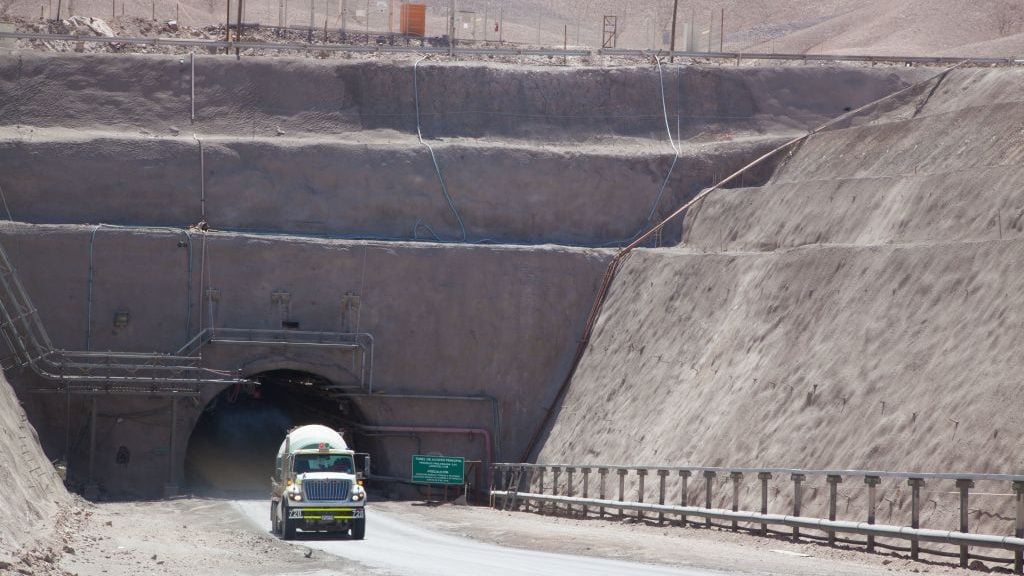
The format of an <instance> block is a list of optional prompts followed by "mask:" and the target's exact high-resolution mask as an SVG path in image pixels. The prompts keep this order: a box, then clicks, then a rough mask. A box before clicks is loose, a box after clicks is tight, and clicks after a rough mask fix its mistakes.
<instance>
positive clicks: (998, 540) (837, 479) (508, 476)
mask: <svg viewBox="0 0 1024 576" xmlns="http://www.w3.org/2000/svg"><path fill="white" fill-rule="evenodd" d="M493 469H494V473H493V475H492V476H493V478H494V479H495V484H493V485H492V489H491V505H492V506H495V505H496V504H497V500H498V499H502V501H503V502H502V504H503V507H505V506H508V507H509V508H512V509H515V508H517V501H523V502H534V503H540V504H539V505H538V506H537V510H538V511H539V512H544V511H545V508H546V506H545V504H552V505H553V506H552V507H551V508H552V509H553V508H555V507H556V506H557V505H558V504H565V505H566V506H567V508H568V510H570V511H573V512H575V511H576V510H575V509H574V507H578V510H579V511H580V512H582V514H583V516H584V517H586V516H589V514H590V511H591V510H592V509H596V510H597V512H598V514H599V516H601V517H603V516H605V510H606V509H612V510H619V511H620V514H623V513H624V512H623V511H626V510H629V511H635V512H637V514H638V516H639V517H640V518H643V515H644V513H655V514H657V517H658V520H659V521H664V519H665V515H666V514H671V515H678V516H679V517H680V518H681V523H682V524H683V525H686V524H687V516H695V517H699V518H703V519H704V521H705V523H706V524H707V525H708V526H710V525H711V521H712V520H727V521H730V522H731V524H732V529H733V530H738V529H739V522H747V523H751V524H754V525H760V529H756V528H745V529H749V530H751V531H753V532H757V533H760V534H763V535H766V534H768V531H769V530H768V526H769V525H775V526H779V525H781V526H787V527H790V528H792V530H793V532H792V534H793V539H794V540H799V539H800V537H801V534H800V529H802V528H803V529H812V530H820V531H823V532H825V534H826V538H827V540H828V543H829V544H835V543H836V542H837V534H857V535H864V536H867V542H866V545H867V550H868V551H869V552H871V551H874V550H875V547H876V546H878V547H889V548H892V546H886V545H882V544H878V543H876V541H875V539H876V538H879V537H881V538H892V539H898V540H908V541H909V542H910V549H909V551H910V556H911V558H912V559H914V560H918V559H919V558H920V554H921V553H922V552H925V553H929V554H937V555H943V556H950V555H952V556H957V557H958V558H959V561H960V565H961V566H963V567H966V566H968V564H969V561H970V559H971V558H976V559H977V558H985V559H987V560H995V561H999V562H1009V561H1010V559H1008V558H1007V559H1003V558H991V557H982V556H979V555H978V554H976V553H974V554H972V553H971V552H970V547H971V546H977V547H986V548H996V549H1004V550H1011V551H1013V565H1014V572H1015V573H1017V574H1024V475H1016V474H972V473H929V472H889V471H872V470H807V469H799V468H728V467H713V466H712V467H708V466H612V465H560V464H555V465H543V464H523V463H499V464H495V465H494V466H493ZM548 471H550V472H551V475H552V482H551V493H550V494H546V493H545V475H546V473H547V472H548ZM595 471H596V472H597V474H598V476H599V480H598V486H597V492H598V497H597V498H592V497H591V488H592V485H591V483H590V475H591V473H593V472H595ZM610 472H614V473H615V475H616V476H617V477H618V494H617V495H618V498H617V499H611V498H609V493H608V491H607V488H608V487H607V485H606V484H607V476H608V474H609V473H610ZM631 472H632V473H633V474H635V476H636V477H637V484H638V488H637V498H636V500H632V501H630V500H627V499H626V494H625V483H626V482H625V481H626V477H627V476H628V475H629V474H630V473H631ZM652 472H653V473H654V474H655V475H656V476H657V478H658V492H657V494H658V502H657V504H654V503H645V502H644V497H645V493H646V492H645V486H644V485H645V478H646V477H647V476H648V475H649V474H651V473H652ZM576 473H579V474H580V475H581V476H582V481H581V482H580V483H577V482H574V475H575V474H576ZM563 474H564V475H565V478H566V479H565V482H564V483H560V482H559V479H560V477H561V476H562V475H563ZM720 474H721V475H723V476H725V475H727V476H728V478H729V480H730V481H731V482H732V488H733V490H732V509H731V510H726V509H720V508H714V507H713V506H712V502H713V498H714V481H715V479H716V478H717V477H718V476H719V475H720ZM749 475H756V477H757V479H758V481H759V482H760V497H761V498H760V503H761V508H760V511H757V512H754V511H746V510H741V504H740V500H741V497H740V492H741V491H740V488H741V486H742V483H743V480H744V477H746V476H749ZM776 475H782V476H783V477H784V476H786V475H788V476H789V479H790V481H792V483H793V513H792V515H784V514H770V513H769V512H768V492H769V490H768V482H769V481H770V480H771V479H772V478H773V477H775V476H776ZM669 476H678V478H679V483H680V488H679V500H678V502H679V504H666V498H667V496H668V494H667V486H666V480H667V478H668V477H669ZM808 476H824V477H825V478H826V480H827V483H828V518H827V519H823V518H812V517H806V516H803V515H802V504H803V490H805V488H804V487H803V483H804V482H805V481H806V480H807V477H808ZM691 477H694V479H695V480H696V479H699V478H703V480H704V483H705V485H704V506H694V505H691V503H690V502H689V490H688V487H689V485H688V481H689V479H690V478H691ZM850 477H860V478H861V479H862V480H863V483H864V484H865V485H866V486H867V515H866V521H865V522H852V521H844V520H837V519H836V516H837V501H838V485H839V484H841V483H842V482H843V480H844V479H848V478H850ZM883 478H889V479H903V480H906V481H907V482H906V483H907V485H908V486H909V487H910V489H911V511H910V512H911V525H910V526H890V525H882V524H876V522H875V509H876V507H877V504H878V498H877V486H878V485H879V484H881V481H882V479H883ZM523 479H525V490H523V488H524V483H523V482H521V480H523ZM510 480H511V482H510ZM928 481H933V482H934V481H947V482H948V481H953V482H955V485H956V488H957V492H958V496H959V528H958V530H955V531H954V530H935V529H929V528H922V527H921V523H920V515H921V502H922V498H921V490H922V488H924V486H925V484H926V483H927V482H928ZM975 481H994V482H1008V483H1010V486H1011V487H1012V489H1013V496H1014V502H1015V505H1016V517H1015V521H1014V534H1013V535H1012V536H1004V535H993V534H977V533H971V532H970V531H969V529H968V511H969V508H968V503H969V501H970V490H971V489H972V488H974V487H975ZM578 484H582V487H581V494H580V495H579V496H577V495H576V494H575V493H574V492H576V490H577V486H578ZM534 486H536V489H537V490H538V491H537V492H533V491H532V490H533V489H534ZM560 487H564V493H563V494H559V489H560ZM804 536H805V537H807V535H804ZM921 542H934V543H942V544H951V545H954V546H958V547H959V552H958V553H955V554H953V553H949V552H944V551H937V550H922V549H921V547H920V543H921Z"/></svg>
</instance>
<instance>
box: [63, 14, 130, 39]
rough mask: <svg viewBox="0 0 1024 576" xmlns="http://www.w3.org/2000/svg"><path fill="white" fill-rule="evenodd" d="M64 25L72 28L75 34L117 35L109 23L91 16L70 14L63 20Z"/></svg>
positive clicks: (110, 36) (108, 36)
mask: <svg viewBox="0 0 1024 576" xmlns="http://www.w3.org/2000/svg"><path fill="white" fill-rule="evenodd" d="M63 22H64V26H66V27H68V28H70V29H72V30H73V31H74V33H76V34H91V35H93V36H105V37H107V38H113V37H114V36H117V34H115V33H114V30H113V28H111V27H110V25H109V24H107V23H106V22H104V21H103V20H100V19H99V18H93V17H91V16H72V17H71V18H68V19H67V20H64V21H63Z"/></svg>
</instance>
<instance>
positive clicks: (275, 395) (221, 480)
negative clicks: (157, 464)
mask: <svg viewBox="0 0 1024 576" xmlns="http://www.w3.org/2000/svg"><path fill="white" fill-rule="evenodd" d="M249 378H250V379H251V380H253V381H254V382H256V383H257V384H236V385H234V386H231V387H229V388H227V389H226V390H224V391H223V392H221V393H220V394H218V395H217V396H216V397H215V398H214V399H213V400H211V401H210V403H209V404H207V406H206V408H205V409H204V410H203V412H202V414H201V415H200V417H199V420H198V421H197V422H196V426H195V428H194V429H193V431H192V436H191V437H190V438H189V442H188V451H187V453H186V456H185V483H186V485H187V486H188V488H189V489H190V490H192V491H196V492H205V493H212V494H219V495H231V496H243V495H244V496H259V497H265V496H267V495H268V494H269V493H270V477H271V476H272V475H273V472H274V458H275V457H276V455H277V449H278V447H279V446H280V445H281V442H282V441H283V440H284V437H285V434H287V432H288V430H289V429H291V428H293V427H295V426H301V425H304V424H323V425H325V426H330V427H331V428H334V429H338V430H342V434H343V436H344V437H345V440H346V442H348V443H349V444H350V446H358V444H354V443H353V436H352V430H353V429H354V428H355V425H358V424H359V423H361V422H362V420H363V419H362V417H361V415H360V414H358V413H357V411H356V408H355V407H354V405H353V404H352V403H351V402H350V401H348V400H346V399H345V398H344V397H340V398H339V397H335V396H332V395H331V394H330V391H329V390H328V389H327V386H329V385H330V383H331V382H330V381H329V380H327V379H325V378H322V377H320V376H317V375H316V374H312V373H309V372H302V371H296V370H274V371H270V372H263V373H260V374H256V375H253V376H250V377H249Z"/></svg>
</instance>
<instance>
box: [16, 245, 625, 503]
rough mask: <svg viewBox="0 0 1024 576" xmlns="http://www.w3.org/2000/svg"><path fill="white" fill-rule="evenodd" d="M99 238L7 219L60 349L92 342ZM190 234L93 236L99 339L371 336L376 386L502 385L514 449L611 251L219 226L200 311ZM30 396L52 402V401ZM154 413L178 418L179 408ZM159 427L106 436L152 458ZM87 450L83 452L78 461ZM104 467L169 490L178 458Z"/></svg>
mask: <svg viewBox="0 0 1024 576" xmlns="http://www.w3.org/2000/svg"><path fill="white" fill-rule="evenodd" d="M91 233H92V229H91V228H87V227H70V226H59V227H52V226H24V225H20V226H16V227H14V228H8V229H6V231H5V234H4V237H3V242H4V245H5V247H6V248H7V249H8V250H9V251H10V253H11V257H12V260H13V261H14V263H15V265H16V266H17V267H18V268H19V272H20V274H21V276H22V278H23V280H24V282H25V285H26V288H27V289H28V291H29V293H30V294H32V297H33V299H34V300H35V303H36V305H37V306H38V307H39V309H40V314H41V316H42V320H43V322H44V324H45V325H46V326H47V328H48V329H49V331H50V333H51V335H52V336H53V339H54V344H55V345H56V346H58V347H62V348H69V349H83V348H84V347H85V343H86V334H87V331H88V330H89V329H88V328H87V322H86V319H87V318H88V312H87V310H88V297H87V295H88V290H87V284H88V277H89V241H90V237H91ZM183 238H184V236H183V234H180V233H175V232H171V231H167V232H161V231H152V230H132V231H123V230H110V229H106V230H101V231H100V232H99V233H98V234H97V235H96V238H95V242H94V244H93V266H92V268H93V291H92V294H93V295H92V318H93V321H92V327H91V336H90V345H91V348H92V349H94V350H129V351H152V350H157V351H165V352H173V351H174V350H176V349H177V348H178V347H180V346H181V345H182V344H184V343H185V342H186V340H187V339H188V336H189V334H188V333H186V325H187V324H189V325H190V326H191V332H192V333H194V332H195V331H197V330H198V329H199V326H200V323H201V322H202V323H203V324H204V325H208V322H209V320H207V318H209V317H210V316H212V319H213V322H215V324H216V325H217V326H221V327H225V326H227V327H239V328H266V329H280V328H281V321H282V320H289V321H294V322H298V323H299V324H300V327H301V329H303V330H318V331H319V330H325V331H367V332H371V333H373V335H374V337H375V341H376V345H375V349H374V356H375V358H374V360H375V366H376V369H375V373H374V389H375V390H376V391H378V392H391V393H395V392H406V393H420V394H424V393H433V394H487V395H490V396H493V397H495V398H497V399H498V401H499V402H500V409H501V419H502V435H501V437H499V438H496V443H497V446H498V448H499V450H500V452H501V453H502V454H509V455H512V454H516V455H518V454H519V453H520V452H521V451H522V450H523V449H524V447H525V444H526V442H527V441H528V439H529V435H530V434H531V433H532V431H533V426H534V425H535V423H536V422H537V421H539V419H540V418H541V417H542V410H543V406H544V405H545V402H546V401H550V398H552V397H553V396H554V393H555V390H556V388H557V384H558V382H559V380H560V378H563V377H564V375H565V372H566V370H567V369H568V365H567V364H568V360H569V358H570V356H571V351H572V348H573V346H574V342H575V341H576V340H577V338H578V337H579V332H580V330H581V329H582V322H583V320H584V318H585V312H586V310H587V309H588V307H589V306H590V304H591V301H592V298H593V294H594V292H595V291H596V287H597V284H598V282H599V280H600V277H601V274H602V273H603V271H604V268H605V266H606V264H607V260H608V253H607V252H605V251H599V250H590V249H580V248H557V247H540V248H537V247H535V248H530V249H527V248H515V247H483V246H466V245H461V246H451V245H436V244H422V243H420V244H404V243H365V242H346V241H328V240H298V239H295V238H285V237H254V236H246V235H237V234H211V235H210V236H209V238H208V242H207V246H206V266H205V273H204V282H205V283H207V284H206V285H208V286H212V287H213V288H215V289H217V290H218V291H219V298H220V300H219V302H217V303H215V308H214V309H213V310H212V313H211V314H208V315H207V314H204V316H205V318H203V319H201V317H200V311H201V308H200V306H201V305H200V302H199V295H200V294H201V293H202V291H201V290H200V270H202V269H203V266H202V263H203V259H202V256H201V255H202V240H201V238H200V237H199V236H193V239H192V241H193V253H192V260H193V273H192V278H191V286H192V298H193V300H192V302H191V304H192V305H191V307H190V306H189V300H188V299H187V286H188V281H189V276H188V249H187V247H179V246H178V242H179V240H182V239H183ZM274 291H286V292H288V293H289V294H290V296H291V299H290V304H289V305H288V307H287V308H286V309H284V310H283V309H282V307H281V306H279V305H278V304H275V303H274V302H272V300H271V293H272V292H274ZM346 302H355V303H356V307H355V308H354V309H353V308H352V307H351V306H349V307H346V306H344V304H345V303H346ZM190 308H191V312H190V311H189V309H190ZM120 310H125V311H128V312H129V313H130V315H131V320H130V323H129V325H128V326H127V327H124V328H115V327H114V326H113V317H114V313H115V312H116V311H120ZM189 314H191V321H190V322H189V321H188V318H189V316H188V315H189ZM204 358H205V359H206V363H207V364H208V365H209V366H211V367H214V368H220V369H236V368H241V369H242V370H243V371H244V373H246V374H253V373H256V372H260V371H264V370H270V369H274V368H288V367H295V366H299V367H304V368H305V369H306V370H308V371H310V372H313V373H319V374H320V375H323V376H326V377H329V378H333V377H336V376H337V375H336V374H335V373H334V372H333V370H335V368H336V366H337V365H338V364H339V363H345V362H347V361H348V358H338V357H335V355H331V354H330V353H326V352H325V353H322V354H318V355H308V354H307V355H302V356H299V355H296V354H295V353H293V352H281V351H279V350H277V351H275V350H264V349H260V348H244V349H226V348H223V345H213V346H210V347H209V348H207V349H206V350H204ZM12 377H13V378H14V380H15V381H16V382H17V383H19V384H21V385H22V386H23V387H24V386H25V385H26V384H30V383H31V380H22V379H21V376H20V375H19V374H13V375H12ZM339 379H340V378H339ZM219 391H220V390H212V389H211V390H208V391H207V393H206V394H204V398H203V402H200V403H199V404H198V405H191V404H188V403H184V407H183V410H182V415H181V426H182V428H181V430H182V431H188V430H190V429H191V425H192V424H193V423H194V421H195V418H197V417H198V414H199V410H201V409H202V408H203V406H204V404H205V401H207V400H209V399H210V398H212V397H213V396H214V395H215V394H216V393H217V392H219ZM526 398H529V399H530V401H529V402H526V401H524V399H526ZM33 401H34V402H35V401H39V402H48V401H47V400H46V399H45V398H35V399H34V400H33ZM80 402H84V400H83V401H77V400H76V406H77V407H78V408H79V410H76V413H77V414H78V415H77V416H76V418H75V420H76V422H81V420H82V418H86V414H87V411H81V410H80V409H82V408H85V407H86V405H85V404H82V403H80ZM101 402H102V404H103V405H104V406H105V409H104V411H105V412H107V413H110V412H112V411H113V412H118V411H121V412H134V411H137V410H142V408H140V407H139V406H140V405H144V406H149V407H150V408H151V409H152V408H153V407H154V406H155V407H156V408H157V409H159V411H162V412H166V411H167V410H168V408H167V403H168V401H167V400H155V401H148V400H125V401H124V402H126V403H125V404H121V403H120V402H121V401H118V400H116V399H107V398H104V399H102V400H101ZM358 402H359V403H360V406H361V407H363V408H364V411H365V412H366V413H367V416H368V418H372V420H371V423H379V424H395V423H406V424H409V423H413V424H419V425H441V424H444V425H452V426H454V425H461V426H476V427H484V428H488V429H491V428H493V425H494V422H493V417H492V410H491V406H490V405H487V404H486V403H484V404H481V405H479V406H466V405H445V406H431V405H429V404H427V405H425V404H424V403H423V402H413V401H409V402H391V403H388V404H386V405H381V404H380V403H379V402H377V403H373V402H370V401H369V400H366V401H362V400H360V401H358ZM37 410H39V412H37V413H38V414H40V415H42V416H43V419H42V421H44V422H46V423H47V426H46V427H45V429H44V431H43V432H44V433H43V436H44V441H45V442H46V445H47V447H48V449H50V450H52V451H53V453H55V454H60V453H62V452H63V443H64V434H63V428H64V424H63V423H64V422H65V420H66V417H65V415H64V410H65V406H64V399H63V398H59V399H58V398H54V399H52V404H51V405H50V406H49V407H45V406H43V407H39V408H37ZM381 410H383V412H382V411H381ZM154 418H156V419H157V420H161V418H162V421H167V416H163V417H159V416H154ZM73 427H74V424H73ZM150 428H151V431H150V432H149V433H147V434H143V433H141V432H139V431H138V430H134V429H133V428H131V427H130V426H123V427H116V426H111V432H110V434H111V436H110V437H109V438H108V439H107V440H105V442H107V444H108V445H109V446H108V447H112V450H115V451H116V448H117V447H118V446H120V445H126V446H130V447H132V451H133V452H135V451H140V453H152V450H153V449H166V446H167V435H168V432H167V429H162V428H152V427H150ZM133 430H134V431H133ZM77 435H78V434H77V433H76V437H77ZM186 438H187V435H186ZM470 444H471V445H470V446H467V448H466V449H467V455H470V456H476V457H479V458H482V456H483V452H482V447H481V446H480V445H479V443H470ZM181 449H182V452H181V453H180V454H179V455H178V457H179V458H184V444H182V445H181ZM158 452H159V450H158ZM104 454H107V451H105V452H104ZM157 455H159V454H157ZM82 457H83V456H82V455H81V453H80V454H79V456H78V460H77V461H76V462H77V464H78V465H79V466H81V465H82V463H83V461H82ZM395 459H396V460H400V459H398V458H397V457H396V458H395ZM98 462H99V463H100V467H99V468H98V470H97V474H98V475H100V477H101V478H102V479H103V480H104V482H105V485H106V486H107V487H108V488H109V489H110V490H112V491H115V492H116V491H117V490H123V489H126V488H131V489H132V490H136V491H142V490H145V489H150V490H154V489H155V490H157V491H159V489H160V487H161V486H162V484H163V479H164V477H165V474H166V467H165V466H164V467H160V466H157V467H152V466H151V467H148V468H147V467H145V466H142V467H140V468H139V469H138V470H136V469H134V468H133V469H132V471H125V470H120V469H118V468H117V467H116V466H115V465H114V464H113V459H112V458H107V456H106V455H104V456H101V457H100V458H99V459H98ZM140 466H141V462H140ZM150 468H152V470H150V471H149V472H146V470H148V469H150ZM82 469H83V468H78V470H79V471H81V470H82ZM129 472H131V473H129ZM146 474H149V476H146ZM136 475H139V476H136ZM143 477H145V478H148V481H145V482H144V481H143V480H142V479H143ZM150 494H152V492H150Z"/></svg>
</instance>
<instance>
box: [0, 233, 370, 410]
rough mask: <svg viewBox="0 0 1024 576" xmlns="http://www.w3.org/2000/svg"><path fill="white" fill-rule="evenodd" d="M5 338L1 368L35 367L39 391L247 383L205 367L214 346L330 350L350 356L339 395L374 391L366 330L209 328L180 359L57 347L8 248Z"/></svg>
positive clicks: (191, 392)
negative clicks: (207, 348) (205, 352)
mask: <svg viewBox="0 0 1024 576" xmlns="http://www.w3.org/2000/svg"><path fill="white" fill-rule="evenodd" d="M0 337H2V338H3V342H4V343H5V344H6V345H7V348H8V349H9V350H10V352H11V354H12V356H11V357H9V358H7V359H6V360H5V361H4V362H2V365H0V368H2V369H4V370H8V369H10V368H17V367H28V368H29V369H31V370H32V372H34V373H35V374H37V375H39V376H41V377H42V378H44V379H45V380H46V381H47V384H45V385H36V386H32V387H31V388H30V391H31V392H33V393H50V394H68V395H71V394H76V395H82V394H84V395H100V394H107V395H129V396H138V395H144V396H164V397H176V396H199V395H200V394H201V392H202V389H203V388H204V387H206V386H217V387H221V386H225V385H230V384H238V383H243V382H248V380H246V379H245V378H243V377H242V375H241V373H240V371H239V370H237V369H235V370H229V371H224V370H215V369H212V368H208V367H204V366H203V365H202V356H201V355H200V354H199V353H198V352H199V351H200V350H201V348H202V346H204V345H208V344H228V345H257V346H275V347H276V346H283V347H299V348H321V347H329V348H334V349H338V350H343V351H350V352H351V353H352V354H353V358H352V370H351V371H352V373H353V375H354V379H355V380H356V382H355V383H354V384H351V385H343V384H339V385H337V386H335V388H337V390H332V392H333V393H334V394H337V395H344V394H345V393H348V392H364V393H372V391H373V336H371V335H370V334H366V333H359V334H347V333H336V332H302V331H290V330H245V329H237V328H216V329H212V328H207V329H206V330H203V331H202V332H200V333H199V334H197V335H196V336H195V337H194V338H193V339H192V340H190V341H189V342H188V343H186V344H185V345H184V346H183V347H182V348H181V349H180V350H178V351H177V352H176V353H174V354H161V353H131V352H95V351H70V350H61V349H57V348H55V347H54V346H53V342H52V341H51V340H50V336H49V334H48V333H47V332H46V327H45V326H44V325H43V323H42V320H41V319H40V317H39V311H38V309H37V308H36V306H35V304H33V302H32V299H31V298H30V297H29V295H28V292H27V291H26V290H25V287H24V285H22V283H21V280H20V279H19V277H18V273H17V270H16V269H15V267H14V265H13V264H12V263H11V260H10V258H9V257H8V255H7V252H6V250H4V248H3V246H2V245H0Z"/></svg>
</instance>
